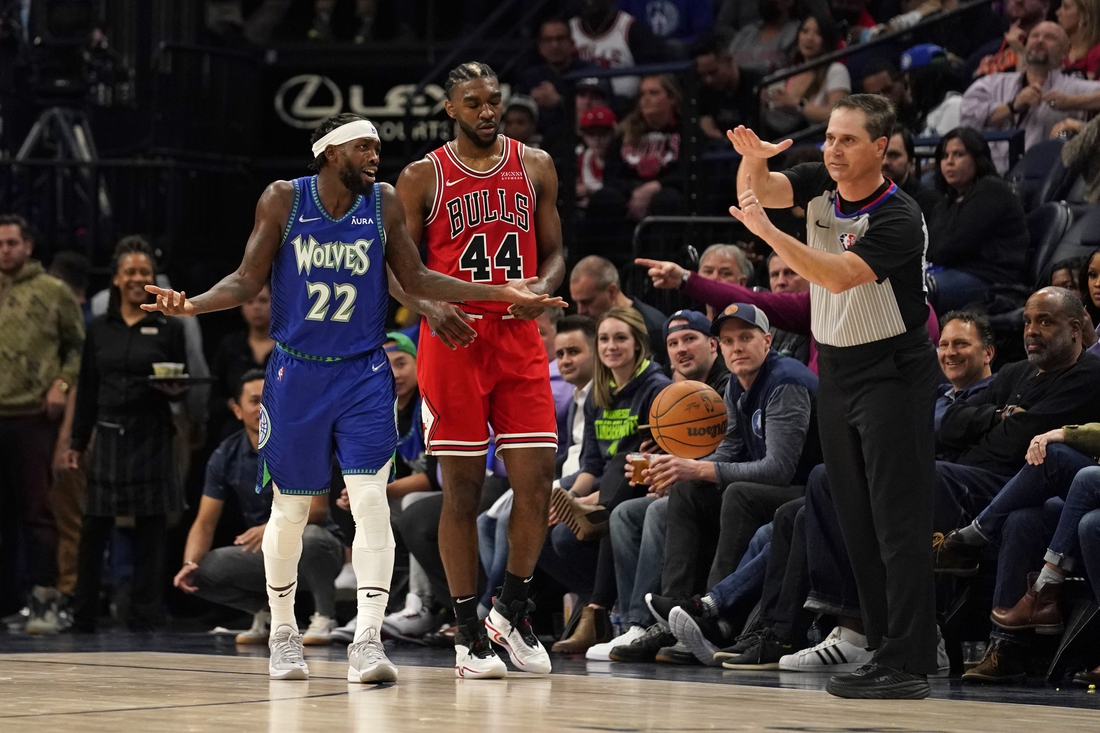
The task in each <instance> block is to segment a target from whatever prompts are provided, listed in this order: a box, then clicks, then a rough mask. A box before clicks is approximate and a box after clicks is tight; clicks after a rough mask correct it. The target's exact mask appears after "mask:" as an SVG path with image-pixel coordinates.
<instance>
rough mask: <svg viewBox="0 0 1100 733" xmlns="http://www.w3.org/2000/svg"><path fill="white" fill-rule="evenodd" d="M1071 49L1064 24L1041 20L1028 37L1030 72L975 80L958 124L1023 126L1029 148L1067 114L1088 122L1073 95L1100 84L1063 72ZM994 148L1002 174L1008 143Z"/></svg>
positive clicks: (1098, 88)
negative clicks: (1064, 62)
mask: <svg viewBox="0 0 1100 733" xmlns="http://www.w3.org/2000/svg"><path fill="white" fill-rule="evenodd" d="M1068 50H1069V38H1068V37H1067V36H1066V32H1065V31H1064V30H1063V29H1062V26H1060V25H1058V24H1057V23H1051V22H1043V23H1039V24H1038V25H1037V26H1035V27H1034V28H1033V29H1032V30H1031V33H1029V34H1028V37H1027V46H1026V47H1025V49H1024V59H1025V60H1026V61H1027V66H1026V70H1025V71H1024V72H1022V73H1018V72H1014V71H1009V72H1003V73H999V74H990V75H989V76H984V77H982V78H980V79H978V80H977V81H975V82H974V83H973V84H971V85H970V86H969V87H968V88H967V90H966V92H965V93H964V94H963V98H962V107H961V109H960V110H959V123H960V124H961V125H965V126H966V127H973V128H976V129H979V130H980V129H983V128H984V129H994V130H1012V129H1016V128H1023V130H1024V149H1025V150H1026V149H1028V148H1030V147H1031V146H1032V145H1035V144H1037V143H1039V142H1042V141H1043V140H1048V139H1050V131H1051V130H1052V129H1053V128H1054V126H1055V125H1056V124H1058V123H1059V122H1061V121H1062V120H1064V119H1066V118H1067V117H1073V118H1075V119H1079V120H1084V119H1085V118H1086V117H1087V113H1086V112H1084V111H1081V110H1080V109H1078V108H1077V105H1078V104H1080V100H1079V99H1075V98H1074V97H1077V96H1079V95H1085V94H1094V93H1096V92H1097V91H1100V82H1098V81H1088V80H1086V79H1078V78H1076V77H1072V76H1066V75H1065V74H1063V73H1062V72H1061V71H1060V69H1061V68H1062V59H1063V58H1065V55H1066V51H1068ZM990 147H991V148H992V150H993V160H994V162H995V163H996V164H997V170H998V171H999V172H1000V173H1002V174H1003V173H1004V172H1005V171H1006V170H1007V169H1008V143H1004V142H1002V143H993V144H992V145H990Z"/></svg>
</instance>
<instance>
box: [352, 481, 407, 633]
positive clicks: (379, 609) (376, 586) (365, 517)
mask: <svg viewBox="0 0 1100 733" xmlns="http://www.w3.org/2000/svg"><path fill="white" fill-rule="evenodd" d="M389 476H390V464H389V462H387V463H386V465H385V466H383V467H382V468H381V469H379V471H378V473H376V474H374V475H366V474H350V475H348V476H344V484H345V485H346V486H347V489H348V501H349V503H350V504H351V516H352V517H353V518H354V519H355V539H354V540H353V541H352V543H351V563H352V566H353V567H354V568H355V580H356V587H357V590H356V599H357V601H358V605H359V614H358V616H357V617H356V627H355V640H356V641H358V640H359V639H360V638H361V637H362V636H363V635H364V634H365V633H366V632H367V629H368V628H373V629H380V628H381V627H382V617H383V616H385V614H386V604H387V603H388V602H389V598H390V580H391V579H392V577H393V548H394V545H395V543H394V539H393V530H392V529H391V528H390V504H389V502H388V501H387V500H386V482H387V479H389Z"/></svg>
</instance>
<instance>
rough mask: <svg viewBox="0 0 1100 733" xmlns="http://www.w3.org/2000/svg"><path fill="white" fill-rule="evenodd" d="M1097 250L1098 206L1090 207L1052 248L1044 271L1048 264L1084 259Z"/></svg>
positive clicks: (1099, 240) (1099, 246)
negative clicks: (1071, 259)
mask: <svg viewBox="0 0 1100 733" xmlns="http://www.w3.org/2000/svg"><path fill="white" fill-rule="evenodd" d="M1098 249H1100V206H1091V207H1090V208H1089V210H1088V211H1087V213H1085V215H1084V216H1081V217H1079V218H1078V219H1077V221H1075V222H1074V223H1073V226H1072V227H1070V229H1069V231H1068V232H1066V235H1065V236H1064V237H1062V241H1061V242H1059V243H1058V246H1057V247H1055V248H1054V251H1053V252H1052V253H1051V256H1050V259H1049V260H1047V262H1046V263H1045V264H1044V269H1045V268H1047V267H1049V266H1050V263H1053V262H1060V261H1062V260H1065V259H1069V258H1070V257H1085V256H1087V255H1090V254H1092V253H1093V252H1095V251H1096V250H1098ZM1044 274H1045V272H1044Z"/></svg>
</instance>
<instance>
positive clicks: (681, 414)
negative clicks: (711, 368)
mask: <svg viewBox="0 0 1100 733" xmlns="http://www.w3.org/2000/svg"><path fill="white" fill-rule="evenodd" d="M727 422H728V419H727V416H726V403H725V402H723V401H722V396H721V395H719V394H718V393H717V392H715V391H714V390H713V389H712V388H711V387H709V386H708V385H706V384H703V383H702V382H693V381H687V382H674V383H673V384H670V385H669V386H667V387H665V388H664V389H663V390H661V392H660V394H658V395H657V397H656V398H654V400H653V404H652V405H650V408H649V430H650V432H651V433H652V434H653V439H654V440H655V441H657V445H659V446H661V448H663V449H664V450H665V452H666V453H669V454H671V455H674V456H677V457H678V458H702V457H703V456H708V455H710V454H711V453H713V452H714V449H715V448H717V447H718V444H719V443H721V442H722V438H723V437H725V435H726V424H727Z"/></svg>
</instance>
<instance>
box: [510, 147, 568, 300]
mask: <svg viewBox="0 0 1100 733" xmlns="http://www.w3.org/2000/svg"><path fill="white" fill-rule="evenodd" d="M523 164H524V166H526V168H527V171H528V173H529V175H530V177H531V183H532V185H533V186H534V187H535V240H536V242H537V243H538V257H539V266H538V271H537V273H538V280H536V281H535V282H533V283H531V284H530V285H529V286H528V287H530V288H531V292H534V293H542V294H546V295H551V294H553V293H554V292H555V291H557V289H558V287H559V286H561V281H562V279H563V278H564V277H565V256H564V255H563V254H562V245H561V219H560V218H559V217H558V172H557V170H556V169H555V168H554V161H553V160H552V159H551V158H550V156H549V154H547V153H546V151H545V150H537V149H534V148H525V149H524V155H523ZM508 310H509V312H510V313H511V314H512V315H513V316H515V317H516V318H518V319H520V320H531V319H534V318H538V315H539V313H541V312H542V308H541V307H537V306H521V305H513V306H512V307H510V308H509V309H508Z"/></svg>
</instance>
